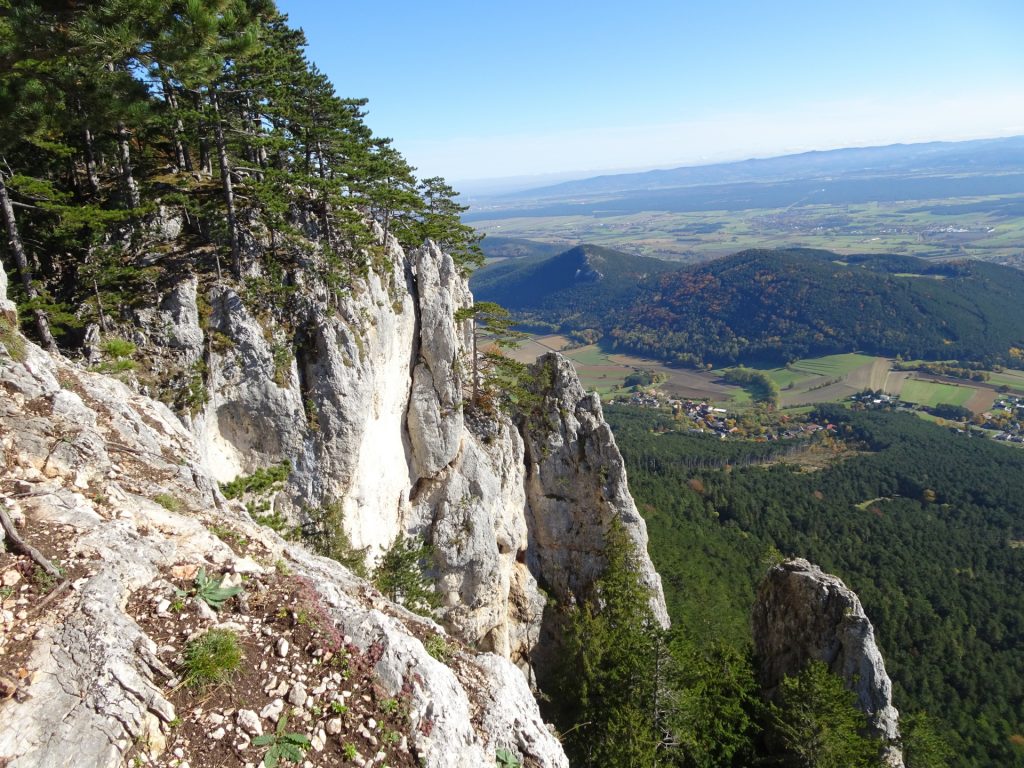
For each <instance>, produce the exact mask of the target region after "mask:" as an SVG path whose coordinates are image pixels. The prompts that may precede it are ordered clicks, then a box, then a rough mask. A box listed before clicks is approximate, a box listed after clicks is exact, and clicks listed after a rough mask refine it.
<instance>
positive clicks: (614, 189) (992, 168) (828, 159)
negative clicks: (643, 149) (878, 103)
mask: <svg viewBox="0 0 1024 768" xmlns="http://www.w3.org/2000/svg"><path fill="white" fill-rule="evenodd" d="M1008 172H1024V136H1013V137H1009V138H999V139H979V140H974V141H956V142H950V141H940V142H929V143H924V144H892V145H889V146H883V147H859V148H849V149H833V150H826V151H816V152H803V153H801V154H796V155H783V156H780V157H771V158H766V159H750V160H743V161H739V162H732V163H715V164H712V165H698V166H685V167H680V168H672V169H667V170H654V171H644V172H641V173H620V174H610V175H602V176H595V177H592V178H587V179H580V180H577V181H566V182H562V183H559V184H553V185H550V186H545V187H540V188H536V189H530V190H524V191H519V192H515V193H510V194H506V195H501V196H496V197H494V198H493V202H495V203H497V204H503V203H512V202H515V201H526V200H533V201H539V200H558V199H562V200H565V199H576V200H581V199H587V198H593V197H601V196H605V195H615V194H621V193H624V192H638V191H648V192H649V191H653V190H668V189H676V188H680V187H692V186H702V185H708V184H737V183H748V182H779V181H795V180H800V179H815V178H828V177H833V176H842V177H844V178H856V177H865V178H877V177H879V176H922V175H930V174H950V173H952V174H964V173H968V174H979V173H982V174H988V173H1008Z"/></svg>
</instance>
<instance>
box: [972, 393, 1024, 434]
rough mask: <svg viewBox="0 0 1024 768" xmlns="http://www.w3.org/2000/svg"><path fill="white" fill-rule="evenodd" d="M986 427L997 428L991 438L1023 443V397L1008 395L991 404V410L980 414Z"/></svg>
mask: <svg viewBox="0 0 1024 768" xmlns="http://www.w3.org/2000/svg"><path fill="white" fill-rule="evenodd" d="M982 418H984V419H985V423H984V424H983V425H982V426H983V427H985V428H986V429H997V430H999V434H997V435H995V436H994V437H993V438H992V439H993V440H1003V441H1005V442H1008V443H1024V397H1017V396H1015V395H1008V396H1005V397H1001V398H999V399H998V400H996V401H995V402H994V403H993V404H992V410H991V411H986V412H985V413H983V414H982Z"/></svg>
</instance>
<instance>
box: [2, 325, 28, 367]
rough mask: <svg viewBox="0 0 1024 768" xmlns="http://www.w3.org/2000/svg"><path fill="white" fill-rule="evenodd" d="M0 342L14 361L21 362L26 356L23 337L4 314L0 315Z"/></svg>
mask: <svg viewBox="0 0 1024 768" xmlns="http://www.w3.org/2000/svg"><path fill="white" fill-rule="evenodd" d="M0 344H2V345H3V347H4V349H6V350H7V354H8V355H10V356H11V359H12V360H14V361H15V362H19V363H23V362H25V359H26V358H27V357H28V347H27V346H26V345H25V337H24V336H22V335H21V334H20V333H18V329H17V328H16V327H15V326H14V325H13V324H12V323H11V322H10V321H9V320H8V319H7V318H6V316H4V315H0Z"/></svg>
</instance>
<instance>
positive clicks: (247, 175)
mask: <svg viewBox="0 0 1024 768" xmlns="http://www.w3.org/2000/svg"><path fill="white" fill-rule="evenodd" d="M304 46H305V38H304V35H303V33H302V32H301V30H296V29H292V28H290V27H289V26H288V23H287V18H286V17H285V16H284V15H282V14H280V13H279V12H278V11H277V9H276V8H275V6H274V3H273V2H272V0H212V1H210V2H197V1H193V0H189V1H188V2H180V3H179V2H174V3H172V2H166V1H161V0H153V1H152V2H129V1H127V0H97V2H90V3H60V2H57V3H52V2H47V3H41V2H40V3H33V2H30V1H29V0H19V2H15V3H10V2H0V114H2V115H3V119H2V121H0V210H2V218H3V224H2V226H3V228H4V230H5V237H4V238H3V241H4V244H5V246H6V247H3V248H2V249H0V253H2V255H3V261H4V265H5V267H6V268H7V271H8V274H9V275H10V276H11V279H12V283H13V286H12V289H13V290H14V291H15V295H14V297H13V298H15V299H16V300H17V301H18V303H19V305H20V308H21V312H22V317H23V319H25V320H26V321H27V322H26V323H25V330H26V331H27V332H29V333H31V334H32V335H33V336H35V337H36V339H38V340H39V341H41V342H42V343H43V344H44V345H45V346H48V347H52V346H54V341H53V338H51V337H56V340H57V342H59V343H60V345H61V346H65V347H67V346H73V345H74V344H75V343H76V340H77V339H78V338H80V336H81V331H82V329H83V328H85V327H87V326H88V325H89V324H98V325H99V326H100V327H101V328H102V329H106V328H107V327H109V325H110V321H111V320H114V321H116V319H117V318H116V317H114V318H112V317H111V313H116V312H117V311H118V310H119V309H123V310H128V309H130V305H131V304H132V303H133V302H135V303H142V304H145V303H146V302H148V301H150V300H151V299H152V297H153V296H155V295H156V286H157V284H158V282H159V281H160V279H161V275H162V274H163V272H164V270H175V271H178V272H180V271H182V270H184V271H187V272H191V273H193V274H197V275H198V276H199V277H200V279H201V280H213V279H216V280H218V281H223V280H227V281H234V282H235V284H236V285H240V284H243V283H244V284H246V285H247V286H248V287H250V288H253V289H254V290H251V291H249V294H250V295H251V297H253V298H257V299H259V300H260V301H261V303H263V304H265V305H267V306H268V308H270V309H271V310H272V311H275V312H277V313H280V314H281V316H282V317H287V316H290V315H289V311H290V310H289V306H288V305H289V304H290V303H293V302H294V301H298V300H301V299H302V297H301V296H299V295H298V293H299V291H297V290H296V286H297V285H303V286H309V287H313V286H318V289H317V291H318V293H319V295H321V296H323V295H334V296H337V295H338V292H339V291H344V290H345V288H346V286H347V285H348V282H349V277H350V276H351V275H353V274H355V273H358V272H361V271H363V270H365V269H366V268H367V266H368V264H369V262H370V261H371V260H372V259H373V258H374V253H375V248H376V245H375V243H377V242H378V241H379V235H378V234H375V233H374V230H373V226H372V224H371V221H376V222H377V223H378V224H379V226H380V228H381V229H383V231H384V233H385V235H387V234H391V235H394V236H396V237H397V238H398V239H399V240H400V241H402V242H403V243H405V244H414V245H418V244H420V243H422V242H423V240H424V238H425V237H431V238H433V239H434V240H435V241H437V242H438V244H439V245H441V246H442V247H444V248H446V249H447V250H449V251H450V252H452V253H453V255H455V256H456V259H457V260H459V261H461V262H463V263H465V262H467V261H473V260H475V259H477V258H478V257H479V251H478V249H477V248H476V246H475V242H476V238H475V236H474V235H473V233H472V230H471V229H470V228H469V227H466V226H464V225H462V224H461V223H460V222H459V219H458V216H459V214H460V213H461V212H462V211H463V210H464V209H463V208H462V207H461V206H459V205H456V204H455V203H454V202H453V197H454V196H455V192H454V191H453V190H452V189H451V188H450V187H449V186H448V185H447V184H445V183H444V181H443V179H440V178H431V179H417V178H416V177H415V176H414V173H413V171H414V169H413V168H412V167H411V166H410V165H409V164H408V163H407V162H406V161H405V160H404V159H403V157H402V156H401V155H400V154H399V152H398V151H397V150H396V149H395V148H394V147H393V146H392V144H391V141H390V139H385V138H381V137H377V136H374V135H373V132H372V131H371V130H370V129H369V127H368V126H367V125H366V123H365V122H364V117H365V114H366V113H365V110H364V106H365V103H366V102H365V100H362V99H349V98H342V97H340V96H339V95H337V94H336V93H335V91H334V88H333V86H332V85H331V83H330V81H329V80H328V79H327V78H326V77H325V76H324V75H323V74H322V73H321V72H319V71H318V70H317V68H316V67H315V66H314V65H313V64H311V63H310V62H309V61H307V59H306V57H305V55H304V52H303V49H304ZM243 278H244V281H243ZM312 293H313V291H309V292H307V298H308V295H310V294H312ZM292 314H294V313H292Z"/></svg>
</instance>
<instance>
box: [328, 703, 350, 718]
mask: <svg viewBox="0 0 1024 768" xmlns="http://www.w3.org/2000/svg"><path fill="white" fill-rule="evenodd" d="M331 712H333V713H334V714H336V715H347V714H348V706H346V705H345V704H342V703H341V702H340V701H332V702H331Z"/></svg>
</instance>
